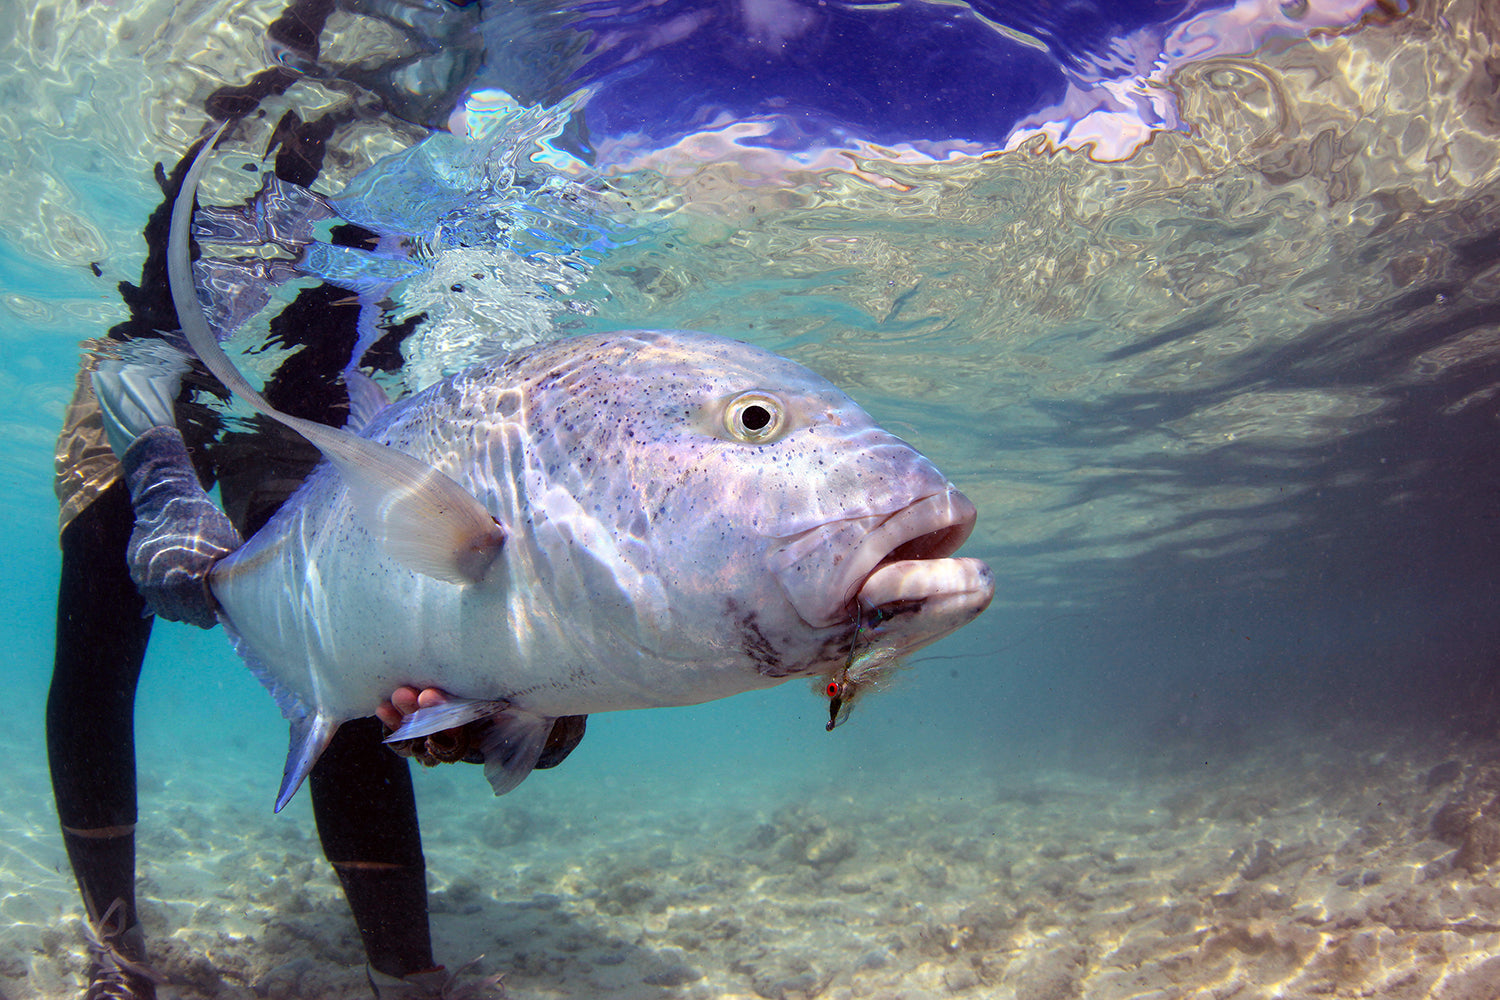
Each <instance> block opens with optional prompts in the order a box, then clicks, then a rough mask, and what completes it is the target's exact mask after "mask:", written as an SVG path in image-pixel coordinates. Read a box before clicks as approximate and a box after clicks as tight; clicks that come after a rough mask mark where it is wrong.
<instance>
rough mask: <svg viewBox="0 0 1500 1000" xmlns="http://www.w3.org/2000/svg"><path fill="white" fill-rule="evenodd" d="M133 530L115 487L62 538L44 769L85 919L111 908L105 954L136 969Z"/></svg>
mask: <svg viewBox="0 0 1500 1000" xmlns="http://www.w3.org/2000/svg"><path fill="white" fill-rule="evenodd" d="M133 520H134V519H133V516H132V513H131V509H130V498H129V496H128V495H127V493H126V491H125V486H124V483H123V482H116V483H115V484H114V485H113V486H111V487H109V488H108V489H107V490H105V491H104V492H103V493H101V494H100V495H99V497H98V498H97V499H95V500H94V502H93V503H91V504H89V506H88V507H86V508H85V509H84V510H82V511H81V512H80V513H79V514H77V515H76V516H75V517H74V518H73V519H72V520H71V521H70V522H69V523H68V525H67V527H66V528H64V529H63V533H62V575H61V579H60V582H59V586H58V597H57V647H56V653H55V656H54V661H53V672H52V686H51V689H50V690H49V692H48V695H47V760H48V764H49V765H50V767H51V771H52V789H53V794H54V796H55V798H56V801H57V815H58V819H59V821H60V822H61V824H62V834H63V844H64V845H65V847H66V848H67V852H68V860H69V862H70V863H71V864H72V866H73V874H74V876H75V877H76V878H77V880H78V888H79V890H80V892H81V893H82V894H83V903H84V907H85V908H86V909H87V911H88V915H89V919H90V921H91V923H93V924H95V925H98V924H99V923H100V922H101V920H102V918H103V917H104V915H105V913H106V912H107V911H108V910H109V909H110V907H111V906H112V905H113V904H114V903H115V901H116V900H119V901H120V904H121V905H120V908H119V909H117V910H116V911H115V913H114V914H113V916H112V917H111V920H110V921H109V922H110V923H111V924H112V925H113V926H115V927H117V928H118V929H119V930H120V931H121V932H122V933H121V934H119V935H118V936H116V937H115V940H114V944H115V946H116V948H117V949H118V950H119V951H120V952H122V953H123V955H124V957H126V958H128V959H130V960H131V961H136V962H139V961H142V960H144V958H145V955H144V943H143V940H142V938H141V935H140V930H139V926H138V925H139V921H138V919H137V917H136V909H135V822H136V785H135V726H134V714H135V687H136V681H137V679H138V678H139V677H140V670H141V660H142V658H143V657H144V656H145V652H146V641H147V639H148V638H149V637H150V634H151V619H150V618H147V617H143V611H144V604H143V603H142V601H141V598H140V596H139V595H138V594H137V593H136V590H135V585H134V584H132V583H131V582H130V575H129V573H128V572H127V571H126V567H125V545H126V543H127V542H128V541H129V538H130V530H131V526H132V523H133ZM142 995H146V994H144V993H143V994H142Z"/></svg>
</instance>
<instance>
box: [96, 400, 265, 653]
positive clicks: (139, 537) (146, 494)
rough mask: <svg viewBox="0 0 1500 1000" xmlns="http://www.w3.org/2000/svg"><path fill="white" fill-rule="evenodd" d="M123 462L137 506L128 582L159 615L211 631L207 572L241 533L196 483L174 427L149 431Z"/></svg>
mask: <svg viewBox="0 0 1500 1000" xmlns="http://www.w3.org/2000/svg"><path fill="white" fill-rule="evenodd" d="M121 464H122V465H123V467H124V472H125V482H126V484H127V485H128V486H129V487H130V500H131V503H132V504H133V505H134V507H135V530H134V532H132V533H131V536H130V546H129V548H128V549H127V550H126V559H127V561H128V563H129V565H130V578H131V579H132V580H134V581H135V585H136V588H137V589H139V590H140V592H141V596H142V597H144V598H145V599H146V603H147V604H148V605H150V607H151V610H152V611H154V612H156V614H157V615H158V616H159V617H162V618H165V619H167V620H168V621H174V622H189V623H191V624H193V625H197V626H199V627H200V628H213V627H214V626H215V625H216V624H218V616H217V613H216V612H217V609H218V605H217V603H216V602H215V601H214V599H213V595H212V594H211V593H210V592H209V589H208V571H209V570H210V569H212V568H213V565H214V563H216V562H218V561H219V560H220V559H222V558H224V557H225V556H226V555H228V554H229V553H231V552H233V551H234V550H235V549H237V548H239V547H240V544H241V542H240V536H239V533H238V532H237V531H235V530H234V526H233V525H232V524H230V523H229V518H227V517H225V516H224V512H223V511H221V510H219V508H218V507H217V506H215V505H214V502H213V500H212V498H210V497H209V495H208V494H207V493H206V492H205V491H204V489H203V487H202V485H201V484H200V483H199V482H198V476H197V474H196V473H195V472H194V470H193V463H192V460H191V459H190V458H189V457H188V450H187V445H186V444H185V443H184V442H183V440H182V434H181V433H179V432H178V430H177V428H175V427H153V428H151V429H150V430H148V431H146V432H145V433H144V434H142V435H141V436H140V437H138V438H136V440H135V441H134V442H132V443H131V445H130V447H129V448H128V449H126V451H125V454H124V456H123V457H122V458H121Z"/></svg>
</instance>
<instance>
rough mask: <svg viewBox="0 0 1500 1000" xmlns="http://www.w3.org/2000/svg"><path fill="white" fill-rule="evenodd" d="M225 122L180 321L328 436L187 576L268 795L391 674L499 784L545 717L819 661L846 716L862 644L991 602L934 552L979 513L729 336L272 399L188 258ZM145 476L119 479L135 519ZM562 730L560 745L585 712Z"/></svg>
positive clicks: (620, 344)
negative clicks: (473, 733)
mask: <svg viewBox="0 0 1500 1000" xmlns="http://www.w3.org/2000/svg"><path fill="white" fill-rule="evenodd" d="M223 130H224V126H220V128H219V129H218V130H217V131H216V132H215V133H213V135H212V136H210V137H208V138H206V139H205V140H204V142H203V144H202V146H201V147H200V150H199V152H198V154H197V155H196V157H195V158H194V160H193V163H192V165H191V167H190V168H189V170H188V173H187V175H186V177H185V179H184V181H183V187H182V192H181V193H180V195H179V197H178V199H177V201H176V204H175V205H174V207H173V212H172V218H171V223H170V237H169V241H168V277H169V280H170V284H171V291H172V297H173V301H174V303H175V305H176V307H177V314H178V318H179V319H180V320H181V322H182V335H183V338H184V339H185V340H186V342H187V343H188V345H189V346H190V347H191V349H192V351H193V353H194V354H196V355H197V357H198V358H199V359H200V360H201V361H202V362H203V363H204V364H205V365H207V366H208V368H209V369H210V371H212V372H213V374H214V375H215V376H216V377H218V378H219V380H220V381H221V382H223V383H224V384H225V385H226V386H227V387H228V388H229V389H230V390H231V391H232V392H233V393H234V394H235V395H236V396H238V397H239V398H240V399H242V400H243V401H245V402H246V403H248V404H249V405H251V406H252V407H253V408H254V409H256V410H257V411H259V412H260V413H262V414H264V415H266V416H268V417H271V418H272V419H275V420H277V421H280V422H281V423H283V424H285V425H287V426H289V427H291V428H293V429H295V430H296V431H297V432H298V433H300V434H302V435H303V436H304V437H306V438H307V439H308V440H309V441H311V442H312V443H313V444H314V445H316V446H317V447H318V449H319V450H320V451H321V452H322V453H323V455H324V456H325V461H324V462H323V463H322V464H321V465H320V467H319V468H318V469H317V470H316V471H315V472H314V473H313V474H312V476H311V477H310V478H309V479H308V481H307V482H306V483H304V484H303V486H302V488H301V489H300V490H299V491H298V492H297V493H295V494H293V496H292V497H290V498H289V499H288V500H287V502H286V503H285V504H283V506H282V507H281V509H280V510H279V511H278V512H277V514H276V515H275V516H274V517H273V518H272V519H271V520H270V521H269V522H268V523H267V524H266V525H265V526H264V527H263V528H262V529H261V530H260V531H259V532H257V533H256V534H255V535H254V536H253V537H252V538H250V539H249V540H248V541H247V542H245V543H244V544H243V545H242V546H240V547H239V548H238V549H236V550H234V551H232V552H230V553H229V554H228V555H227V556H223V557H222V558H220V557H218V556H215V557H214V561H213V562H212V563H211V564H210V565H211V567H212V568H211V569H208V570H206V585H207V591H208V594H209V595H210V596H211V598H212V602H213V604H214V607H213V609H212V610H213V613H214V614H216V616H217V617H218V619H219V620H220V621H222V622H223V623H224V625H225V626H226V627H227V628H228V630H229V631H230V633H231V634H232V636H233V639H234V642H235V644H236V647H237V648H238V650H239V651H240V653H241V654H242V655H243V656H244V658H245V660H246V662H247V663H248V664H249V666H250V667H251V669H252V670H254V671H255V672H256V674H257V675H258V676H259V677H260V678H261V680H262V681H263V682H264V683H265V684H266V685H267V687H268V688H269V689H270V690H271V692H272V694H273V695H274V696H275V697H276V700H277V702H278V704H279V705H280V707H281V709H282V712H283V714H284V715H285V716H286V717H287V719H288V720H289V721H290V723H291V729H292V739H291V749H290V751H289V753H288V755H287V765H286V771H285V773H284V774H283V777H282V784H281V791H280V794H279V795H278V798H277V803H276V808H277V809H278V810H279V809H280V808H282V807H283V806H284V805H285V804H286V803H287V801H289V800H290V798H291V796H292V794H293V793H294V792H295V791H296V789H297V787H298V785H299V784H300V783H301V781H302V780H303V778H304V777H305V776H306V775H307V773H308V772H309V771H310V770H311V769H312V766H313V764H314V763H315V762H316V761H317V758H318V756H319V755H320V754H321V753H322V751H323V749H324V748H325V747H326V746H327V745H328V743H329V741H330V740H331V739H332V737H333V734H334V732H335V731H336V730H337V729H338V727H339V726H340V725H342V724H343V723H344V722H347V721H349V720H351V719H355V718H360V717H363V716H366V715H370V714H373V712H374V710H375V708H376V707H377V706H378V705H379V704H380V703H381V702H382V701H383V700H384V699H385V698H387V697H389V696H390V695H391V694H392V692H394V691H395V690H396V689H397V688H401V687H408V686H409V687H415V688H437V689H441V690H442V691H444V692H447V694H448V695H449V697H450V699H451V700H450V701H448V702H446V703H444V704H441V705H429V706H427V707H425V708H421V709H419V710H418V711H416V712H415V713H413V714H412V715H411V716H410V717H408V718H407V720H406V721H405V723H404V724H403V725H402V727H401V728H400V729H399V730H398V731H397V732H396V733H395V734H394V735H393V736H392V737H391V739H392V740H398V739H406V738H411V737H418V736H427V735H431V734H434V733H437V732H440V731H444V730H449V729H457V728H459V727H466V726H469V724H471V723H477V724H479V727H478V729H477V739H478V741H479V747H478V750H479V752H480V754H481V755H482V756H483V758H484V761H485V773H486V776H487V777H488V778H489V780H490V784H491V786H492V787H493V788H494V790H495V792H496V794H500V793H503V792H505V791H508V790H509V789H511V788H513V787H515V785H516V784H517V783H519V782H520V781H521V780H522V779H524V778H525V776H526V775H527V774H528V773H529V772H530V771H531V769H532V768H533V767H534V766H536V764H537V762H538V761H539V760H540V759H541V754H542V752H543V750H544V749H545V748H546V746H547V745H548V738H549V736H550V735H551V734H552V733H553V728H554V724H556V723H557V721H558V720H559V719H561V718H564V717H576V716H583V715H588V714H592V713H594V712H602V711H612V710H620V709H631V708H648V707H653V706H664V705H690V704H696V703H699V702H704V701H708V700H711V699H715V698H722V697H726V696H729V695H732V694H737V693H739V692H742V691H749V690H754V689H757V688H764V687H769V686H771V685H774V684H778V683H781V682H783V681H785V680H787V679H789V678H793V677H821V678H827V679H828V680H829V684H830V689H831V688H832V687H833V686H836V687H837V690H838V692H839V697H838V700H837V701H836V702H835V704H834V709H833V711H832V716H834V717H835V718H836V717H838V716H840V715H841V713H842V712H843V711H844V710H845V708H844V704H845V701H846V699H847V697H849V696H852V695H853V694H854V693H855V692H856V691H857V690H859V689H861V688H867V687H869V686H871V685H872V684H874V683H876V682H877V681H878V679H879V676H878V675H879V673H880V669H877V668H876V666H874V665H876V664H880V665H885V664H894V663H895V662H896V661H897V660H898V659H899V657H900V656H902V655H905V654H906V653H909V652H911V651H912V650H915V649H918V648H920V647H922V646H924V645H926V644H928V643H930V642H932V641H934V640H936V639H938V638H940V637H941V636H943V635H946V634H948V633H949V632H952V631H953V630H954V629H956V628H958V627H960V626H961V625H963V624H965V623H966V622H968V621H970V620H971V619H973V618H974V617H975V616H976V615H978V614H979V613H980V612H981V611H983V610H984V608H985V607H986V606H987V605H988V604H989V601H990V599H991V597H992V596H993V593H994V582H993V578H992V577H991V575H990V572H989V570H988V568H987V567H986V566H985V565H984V564H983V563H982V562H980V561H978V560H976V559H960V558H954V557H953V553H954V552H955V551H957V549H958V547H959V546H960V545H961V544H962V543H963V541H964V540H965V539H966V538H967V537H968V535H969V533H970V532H971V531H972V529H973V526H974V518H975V511H974V506H973V504H971V503H970V502H969V501H968V499H967V498H965V497H964V496H963V494H962V493H960V492H959V491H958V490H957V489H955V488H954V486H953V485H952V484H951V483H949V482H948V480H947V479H946V478H945V477H944V476H943V475H942V473H940V472H939V471H938V470H937V469H936V468H935V467H934V466H933V465H932V463H931V462H929V461H928V460H927V459H926V458H924V457H923V456H922V455H920V454H919V453H918V452H917V451H915V450H914V449H913V448H911V447H910V446H909V445H907V444H906V443H905V442H903V441H901V440H900V439H898V438H896V437H894V436H893V435H891V434H889V433H887V432H886V431H884V430H882V429H881V428H880V427H878V426H877V425H876V424H875V422H874V421H873V420H872V419H871V418H870V416H869V415H868V414H867V413H865V412H864V411H863V410H862V409H860V407H859V406H858V405H857V404H856V403H855V402H854V401H853V400H851V399H850V398H849V397H848V396H847V395H845V394H844V393H843V392H841V391H840V390H839V389H838V388H836V387H835V386H834V385H832V384H831V383H830V382H828V381H827V380H825V379H823V378H821V377H819V376H818V375H816V374H814V373H813V372H811V371H809V370H808V369H806V368H804V367H802V366H801V365H799V364H796V363H795V362H793V361H790V360H788V359H786V358H783V357H780V356H778V355H775V354H772V353H770V352H768V351H764V350H761V349H759V348H756V347H752V346H750V345H748V344H743V343H739V342H737V341H733V340H728V339H725V338H722V337H716V336H711V335H709V334H703V333H693V332H687V331H623V332H616V333H604V334H594V335H590V336H583V337H575V338H569V339H565V340H558V341H553V342H550V343H546V344H542V345H538V346H536V347H533V348H529V349H526V350H522V351H517V352H514V353H512V354H509V355H506V356H504V357H502V358H498V359H495V360H492V361H489V362H485V363H482V364H480V365H477V366H475V367H474V368H471V369H468V370H466V371H464V372H462V373H460V374H458V375H456V376H453V377H451V378H449V379H447V380H445V381H442V382H439V383H437V384H436V385H434V386H431V387H429V388H427V389H425V390H423V391H422V392H419V393H416V394H414V395H412V396H410V397H408V398H407V399H404V400H402V401H400V402H397V403H394V404H390V405H387V406H386V407H384V408H383V409H378V410H377V411H376V412H374V413H373V415H371V416H368V419H367V420H366V422H365V423H364V424H363V425H362V426H361V427H359V428H358V429H357V430H351V429H337V428H332V427H328V426H325V425H322V424H316V423H313V422H311V421H308V420H303V419H300V418H296V417H292V416H289V415H287V414H284V413H281V412H280V411H278V410H276V409H275V408H274V407H272V406H271V405H270V403H269V402H267V401H266V399H265V398H264V397H262V396H261V395H260V394H259V393H258V392H257V391H256V390H255V389H254V388H253V387H251V386H250V384H249V383H248V382H247V381H246V380H245V378H244V376H243V375H242V374H241V373H240V372H239V370H238V369H237V368H236V367H235V366H234V364H233V362H232V361H231V360H230V359H229V358H228V356H227V355H225V354H224V352H223V350H222V348H221V347H220V346H219V343H218V339H217V337H216V336H215V335H214V333H213V332H212V330H211V329H210V327H209V325H208V321H207V319H206V317H205V314H204V310H203V306H202V303H201V301H200V300H199V299H198V296H197V292H196V289H195V287H194V283H193V279H192V276H191V267H192V265H191V264H190V260H189V257H190V255H189V252H188V231H189V224H190V219H191V215H192V205H193V196H194V193H195V192H196V188H197V184H198V179H199V177H200V176H201V175H202V171H203V169H204V167H205V164H206V162H207V155H208V153H209V151H210V150H211V149H212V147H213V145H214V143H215V142H217V140H218V138H219V136H220V135H222V134H223ZM121 376H122V377H120V378H118V379H116V382H117V383H118V384H119V385H120V386H124V387H129V386H130V385H132V384H135V382H136V381H138V380H133V379H132V378H131V377H129V376H128V375H126V374H124V373H121ZM346 377H348V378H349V379H350V381H351V398H354V397H356V396H357V397H358V399H359V409H360V411H361V412H362V413H363V412H366V411H369V410H370V409H372V408H373V407H374V406H375V405H377V404H378V398H377V397H376V395H375V394H373V393H372V392H368V391H364V390H366V389H371V388H373V387H371V386H368V385H365V384H364V383H366V382H367V381H368V380H365V379H363V377H362V376H359V375H358V374H357V373H355V372H351V373H349V375H348V376H346ZM355 389H359V390H361V391H358V392H355V391H354V390H355ZM136 395H137V396H140V394H139V393H137V394H136ZM132 398H134V397H132ZM141 399H142V400H144V401H145V403H146V404H149V403H150V402H151V399H150V398H147V397H146V396H141ZM144 408H145V409H146V410H154V409H156V408H155V407H154V406H150V405H147V406H145V407H144ZM130 411H131V408H130V407H124V408H122V409H121V411H120V412H121V413H122V414H123V413H127V412H130ZM146 422H148V423H156V421H155V420H154V419H153V420H148V421H146ZM157 437H159V432H158V431H150V432H147V434H146V435H145V436H143V437H142V438H141V441H142V447H143V448H146V449H147V450H149V446H150V445H151V442H152V441H154V440H156V439H157ZM130 447H134V446H130ZM129 454H130V448H127V456H128V455H129ZM150 468H152V466H151V465H149V464H146V465H141V466H139V467H137V468H136V471H135V472H132V476H133V477H134V476H136V475H137V474H138V473H140V472H141V471H142V470H146V471H149V469H150ZM179 478H182V479H184V480H190V479H191V477H190V476H187V477H179ZM144 485H145V487H147V488H146V489H143V490H137V489H135V487H133V488H132V498H133V500H135V501H136V502H137V516H138V521H139V518H140V516H141V513H142V512H141V508H140V506H139V504H140V501H139V500H137V499H136V498H137V497H138V496H140V497H146V498H147V499H149V494H150V493H151V490H150V489H149V487H150V484H149V483H146V484H144ZM187 489H188V491H189V492H190V491H191V489H192V484H188V486H187ZM177 492H180V491H176V492H174V491H173V490H168V491H167V494H169V495H164V498H163V500H162V502H160V503H158V504H157V507H156V508H153V509H155V510H156V511H157V513H158V514H159V515H160V516H161V517H163V518H168V519H169V518H170V517H171V516H172V512H173V511H174V510H177V509H184V510H185V509H189V508H194V507H201V505H202V503H203V502H204V501H205V498H204V497H201V496H200V497H193V496H182V497H178V496H177ZM200 492H201V491H200ZM178 500H181V501H183V502H182V503H181V504H180V505H179V504H178V503H177V501H178ZM193 523H194V524H196V523H198V522H196V521H195V522H193ZM167 527H168V528H171V527H172V526H171V525H167ZM182 527H183V531H182V532H177V533H172V532H169V533H168V534H169V535H170V541H171V542H172V544H171V545H170V546H169V548H168V551H170V552H174V553H186V554H187V555H188V556H194V555H195V554H198V553H199V552H200V551H201V549H202V546H199V545H197V544H196V543H195V538H194V537H193V536H194V531H195V529H194V528H193V525H192V524H186V523H185V524H184V525H183V526H182ZM179 535H180V536H181V537H179ZM183 542H185V544H178V543H183ZM190 565H191V564H190ZM151 569H152V567H150V566H146V567H144V570H145V571H146V572H145V574H144V576H150V571H151ZM135 570H136V568H133V570H132V572H133V573H134V572H135ZM170 575H171V574H170V573H169V574H168V576H170ZM179 575H180V574H179ZM861 642H863V643H865V644H866V647H867V649H866V652H867V655H863V656H861V655H860V654H861V650H860V649H859V648H858V646H859V644H860V643H861ZM874 649H878V651H879V654H878V655H868V651H869V650H874ZM830 697H831V698H832V697H833V696H832V695H830ZM835 718H831V719H830V726H831V725H832V724H833V722H834V721H835ZM559 731H560V732H563V733H565V734H566V733H570V732H571V733H572V734H573V735H572V736H571V739H572V740H573V741H575V742H576V738H577V735H578V734H581V727H577V726H570V725H564V726H561V727H560V730H559ZM564 742H566V739H565V740H564ZM564 752H566V751H564Z"/></svg>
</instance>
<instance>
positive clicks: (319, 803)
mask: <svg viewBox="0 0 1500 1000" xmlns="http://www.w3.org/2000/svg"><path fill="white" fill-rule="evenodd" d="M384 735H385V727H383V726H382V725H381V724H380V722H379V720H377V719H355V720H354V721H353V722H346V723H344V724H343V726H341V727H340V728H339V731H338V733H337V734H336V735H335V736H334V738H333V742H332V743H331V744H329V746H328V749H327V750H325V751H323V756H322V757H321V758H319V760H318V763H317V766H316V767H314V768H313V771H312V775H311V776H310V782H309V783H310V784H311V786H312V805H313V814H314V815H315V816H316V817H317V820H318V836H319V838H321V840H322V841H323V853H324V854H325V855H326V856H327V857H328V860H329V862H330V863H331V864H332V865H333V870H334V871H336V872H337V873H338V876H339V881H340V882H341V883H342V884H343V886H344V895H345V896H346V897H347V898H348V900H349V909H350V910H352V911H353V912H354V922H355V923H356V924H358V925H359V934H360V938H361V939H362V940H363V941H364V946H365V954H366V955H368V956H369V959H370V964H371V965H372V966H374V967H375V968H376V969H378V970H380V971H381V972H384V973H385V974H386V975H390V976H405V975H408V974H410V973H413V972H422V971H425V970H427V969H431V968H432V967H433V966H434V962H433V960H432V937H431V932H430V931H429V929H428V923H427V869H426V864H425V862H424V861H423V858H422V835H421V831H420V830H419V829H418V828H417V803H416V797H415V795H414V794H413V792H412V785H411V772H410V770H409V769H408V766H407V763H406V761H405V760H404V759H402V758H400V757H398V756H396V755H395V754H393V753H391V752H390V750H388V749H386V748H385V747H384V746H382V745H381V742H380V741H381V739H382V737H383V736H384Z"/></svg>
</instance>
